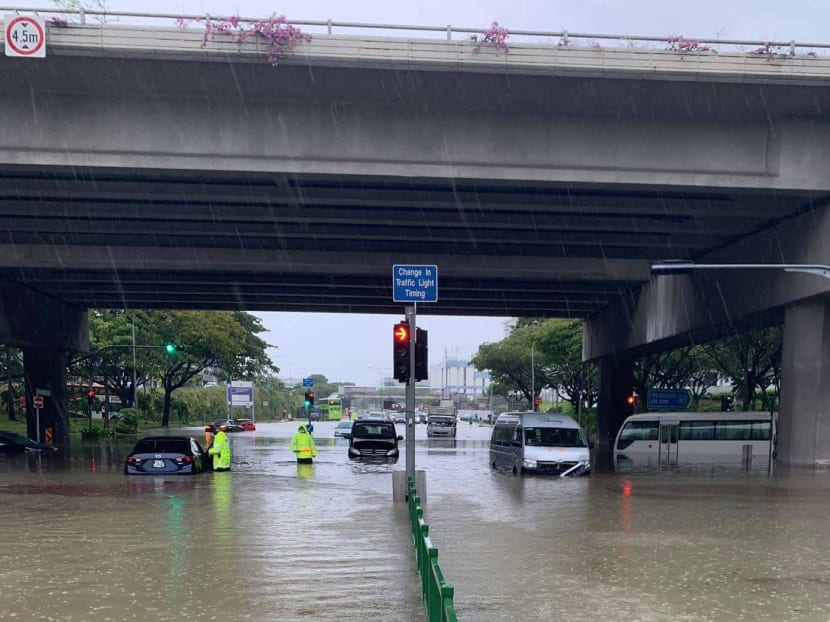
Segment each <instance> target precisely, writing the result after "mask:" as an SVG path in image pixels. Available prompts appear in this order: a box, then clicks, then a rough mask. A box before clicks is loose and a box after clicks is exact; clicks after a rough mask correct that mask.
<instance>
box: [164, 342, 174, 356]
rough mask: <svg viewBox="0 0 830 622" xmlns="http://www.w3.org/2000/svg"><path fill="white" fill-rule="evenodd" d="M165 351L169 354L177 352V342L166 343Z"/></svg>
mask: <svg viewBox="0 0 830 622" xmlns="http://www.w3.org/2000/svg"><path fill="white" fill-rule="evenodd" d="M164 351H165V352H167V354H175V353H176V344H175V343H166V344H164Z"/></svg>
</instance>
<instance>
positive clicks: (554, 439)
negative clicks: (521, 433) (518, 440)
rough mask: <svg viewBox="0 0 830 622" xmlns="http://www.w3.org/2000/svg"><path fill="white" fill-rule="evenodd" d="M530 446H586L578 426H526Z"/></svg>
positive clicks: (526, 437)
mask: <svg viewBox="0 0 830 622" xmlns="http://www.w3.org/2000/svg"><path fill="white" fill-rule="evenodd" d="M525 445H527V446H528V447H531V446H532V447H585V439H584V438H582V432H580V431H579V430H577V429H576V428H525Z"/></svg>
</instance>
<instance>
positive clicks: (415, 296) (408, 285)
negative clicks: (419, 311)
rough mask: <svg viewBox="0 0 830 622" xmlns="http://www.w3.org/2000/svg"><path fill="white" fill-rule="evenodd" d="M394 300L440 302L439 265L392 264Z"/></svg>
mask: <svg viewBox="0 0 830 622" xmlns="http://www.w3.org/2000/svg"><path fill="white" fill-rule="evenodd" d="M392 301H393V302H438V266H404V265H400V264H395V265H394V266H392Z"/></svg>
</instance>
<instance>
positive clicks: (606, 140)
mask: <svg viewBox="0 0 830 622" xmlns="http://www.w3.org/2000/svg"><path fill="white" fill-rule="evenodd" d="M47 30H48V32H47V36H48V43H47V45H48V52H47V57H46V58H45V59H20V58H6V57H3V58H0V84H2V85H3V88H2V89H0V218H2V219H3V224H4V227H3V231H4V235H3V238H2V240H0V266H2V269H3V277H2V284H0V300H2V312H0V339H1V340H2V341H3V342H4V343H10V344H15V345H19V346H22V347H24V348H25V353H26V359H27V368H28V370H29V371H28V373H29V375H30V376H31V377H38V378H40V379H41V380H39V382H41V383H45V384H48V385H50V386H63V383H62V382H61V381H60V378H58V377H57V376H56V374H57V375H60V374H59V373H58V372H56V371H55V369H56V368H57V367H59V366H60V365H58V364H57V361H59V359H60V356H59V352H60V351H62V350H65V349H79V348H80V349H82V348H84V347H85V346H86V341H87V338H86V326H85V315H84V313H83V310H84V309H86V308H89V307H96V306H113V307H124V308H199V309H237V308H242V309H247V310H253V311H328V312H341V313H394V314H399V313H400V305H399V304H394V303H393V302H392V300H391V294H390V282H391V266H392V264H395V263H413V264H423V263H429V264H437V265H438V266H439V271H440V277H441V279H440V288H441V294H440V298H439V302H438V303H437V304H435V305H429V306H427V307H423V308H421V309H419V313H424V314H442V315H496V316H499V315H501V316H540V317H547V316H559V317H579V318H585V319H587V320H588V323H587V328H586V333H585V344H584V357H585V358H586V360H595V359H596V360H600V362H601V365H600V368H601V376H602V385H603V393H602V395H601V399H600V417H599V421H600V433H601V434H603V433H604V432H605V431H612V430H613V429H614V427H615V426H617V425H619V422H620V417H621V416H622V413H623V410H622V409H621V408H620V407H619V405H620V404H623V403H624V402H623V396H625V395H627V394H628V392H629V391H630V386H631V382H630V379H631V361H632V360H633V356H635V355H636V354H637V353H639V352H644V351H648V350H653V351H656V350H661V349H666V348H670V347H673V346H676V345H678V344H681V343H690V342H694V341H699V340H704V339H708V338H712V337H715V336H718V335H722V334H726V333H729V332H734V331H735V330H738V329H740V328H742V327H745V326H752V325H762V324H765V323H771V322H776V321H781V320H782V319H783V320H784V321H785V354H784V359H785V366H784V382H785V385H786V388H785V390H784V391H783V398H782V445H781V451H780V453H781V456H782V458H783V459H785V460H790V461H795V462H799V463H805V464H815V463H819V462H822V461H824V460H830V433H826V432H820V430H819V428H820V425H819V423H820V422H821V420H822V419H823V417H824V416H825V415H824V412H825V411H826V410H827V405H830V395H826V393H827V390H826V389H824V388H823V383H822V378H823V374H824V371H825V366H826V365H828V364H830V358H828V357H830V352H827V351H826V350H827V348H826V347H825V346H823V345H822V344H823V339H817V338H816V336H817V335H822V336H823V335H824V332H825V329H824V323H825V320H824V318H825V317H826V315H827V309H826V303H825V300H826V294H827V291H828V287H829V286H830V281H827V280H824V279H821V278H818V277H815V276H812V275H794V274H784V273H778V272H775V271H772V272H770V273H769V274H768V275H765V277H764V278H762V279H758V278H757V275H755V274H750V275H748V274H745V273H740V272H719V273H717V274H714V273H712V274H704V273H695V274H691V275H682V276H660V277H652V275H651V273H650V266H651V264H652V263H654V262H656V261H659V260H664V259H693V260H697V261H706V262H717V263H811V264H827V263H830V257H828V255H830V252H829V251H830V249H828V246H827V244H826V243H825V240H826V239H827V234H828V233H830V231H828V227H830V223H828V217H827V199H828V196H830V195H829V193H830V177H828V175H827V170H828V161H829V160H830V153H828V148H827V145H828V144H830V141H828V138H830V119H828V114H827V112H826V111H827V110H830V90H828V88H827V86H828V84H830V82H829V81H828V80H830V59H829V58H827V57H825V56H821V55H819V56H813V55H810V54H807V53H800V51H806V50H802V48H800V47H798V46H794V47H793V52H794V53H793V54H789V53H786V52H785V53H784V54H778V55H775V54H752V53H745V52H735V51H732V52H721V53H718V54H715V53H713V52H707V51H697V52H681V51H678V50H666V49H654V47H642V48H640V47H631V48H619V47H617V48H615V47H603V46H601V45H600V46H596V45H576V44H574V45H571V44H569V45H564V46H558V45H556V44H548V43H541V44H540V43H520V44H512V43H511V49H510V52H509V53H504V52H502V51H501V50H498V49H496V48H494V47H490V46H487V45H479V43H478V42H473V41H471V40H469V39H461V40H459V39H452V38H450V39H449V40H446V39H442V38H437V37H436V38H417V37H416V38H400V37H381V36H375V35H373V34H366V33H365V32H362V33H360V34H357V35H342V34H314V35H313V36H312V38H311V40H310V41H307V42H302V43H300V44H299V45H298V47H297V48H296V49H295V50H294V51H293V52H291V53H289V54H286V55H284V56H283V57H282V58H280V59H279V62H278V64H277V66H271V65H269V64H268V63H267V62H265V60H264V59H265V54H266V49H265V46H264V44H263V42H262V41H259V40H257V39H255V38H254V39H249V40H248V41H246V42H244V43H242V44H237V43H236V42H234V41H233V39H232V38H230V37H227V38H223V35H221V34H220V35H218V36H217V37H216V38H215V39H212V40H208V41H207V44H206V45H203V32H201V31H200V30H198V29H192V28H189V29H179V28H175V27H168V26H163V25H158V24H151V25H129V24H95V25H90V24H67V25H65V26H61V27H58V26H50V27H49V28H48V29H47ZM805 354H807V356H805ZM825 361H827V363H825ZM805 413H806V414H805ZM55 416H57V417H58V418H60V413H59V412H57V413H55ZM796 420H798V422H797V423H793V422H794V421H796ZM817 434H818V437H817ZM816 438H818V441H816Z"/></svg>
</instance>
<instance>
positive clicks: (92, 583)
mask: <svg viewBox="0 0 830 622" xmlns="http://www.w3.org/2000/svg"><path fill="white" fill-rule="evenodd" d="M333 427H334V424H333V423H318V424H315V428H316V429H315V433H314V436H315V438H316V439H317V443H318V449H319V451H320V455H319V457H318V459H317V460H316V461H315V464H314V465H313V466H310V467H309V466H305V465H301V466H298V465H297V464H296V463H295V462H294V460H293V456H292V455H291V454H290V452H289V451H288V440H289V438H290V436H291V435H292V434H293V432H294V431H295V429H296V424H264V425H260V426H259V429H258V430H257V432H255V433H239V434H233V435H231V440H232V443H233V451H234V459H233V462H234V464H233V470H232V471H231V472H230V473H204V474H200V475H197V476H193V477H172V476H171V477H159V478H154V477H126V476H124V475H123V474H122V472H121V466H122V464H123V459H124V456H125V455H126V453H127V452H128V451H129V449H130V448H131V446H132V442H131V441H128V442H125V443H112V444H104V445H94V446H93V445H87V446H82V447H81V446H79V447H73V449H72V452H71V456H70V457H69V459H53V458H55V457H49V458H48V459H46V458H44V459H42V460H38V459H36V458H31V457H20V458H13V459H10V458H5V459H2V460H0V519H2V521H3V524H4V525H5V526H6V538H5V546H4V547H3V548H2V550H0V573H2V579H3V590H2V592H0V611H2V612H3V616H2V617H3V619H12V620H15V619H16V620H89V621H98V620H101V621H109V620H113V621H116V620H183V619H191V620H214V619H216V620H222V619H226V620H251V621H265V620H343V619H352V620H384V621H386V620H391V621H396V620H401V621H415V620H417V621H419V622H420V621H422V620H423V619H424V609H423V605H422V604H421V602H420V595H419V589H418V579H417V573H416V570H415V564H414V555H413V553H412V549H411V536H410V533H409V526H408V523H407V518H406V508H405V507H404V505H403V504H400V506H395V505H393V504H392V502H391V497H392V491H391V474H390V473H391V470H392V468H393V466H391V465H363V464H355V463H351V462H350V461H349V460H348V459H347V458H346V441H343V440H338V441H336V442H335V441H334V439H333V438H332V430H333ZM399 429H400V430H401V433H403V432H402V426H399ZM173 432H178V431H175V430H171V433H173ZM189 432H191V433H192V434H193V435H194V436H196V437H201V435H202V432H201V431H200V430H198V429H192V430H190V431H189ZM489 433H490V429H489V428H486V427H478V426H467V425H466V424H461V425H460V426H459V428H458V436H459V438H458V440H457V441H456V442H455V443H453V442H452V441H447V440H444V439H429V440H428V439H426V438H425V430H424V426H418V428H417V436H418V443H417V448H416V450H417V455H416V464H417V465H418V468H423V469H424V470H426V472H427V488H428V504H427V507H426V518H427V521H428V523H429V524H430V533H431V537H432V540H433V543H434V544H435V545H436V546H438V548H439V561H440V563H441V567H442V569H443V571H444V575H445V577H446V578H447V580H448V581H449V582H450V583H451V584H453V585H454V586H455V588H456V591H455V603H456V609H457V611H458V614H459V619H461V620H484V621H487V620H513V619H522V620H525V621H531V620H532V621H535V620H539V621H542V620H545V621H546V620H551V619H564V620H596V619H598V618H599V619H602V618H603V617H604V618H606V619H610V620H827V619H830V543H828V539H827V538H826V534H827V533H828V531H830V474H826V473H819V474H814V473H812V472H800V471H798V472H797V471H789V472H783V471H780V470H779V472H778V473H777V474H776V475H775V476H774V477H773V478H768V477H766V476H757V475H752V476H749V475H744V474H741V473H732V474H725V475H720V476H718V477H711V476H708V475H706V474H677V473H663V474H638V475H626V476H620V475H616V476H594V477H590V478H581V479H564V480H563V479H549V478H536V477H527V478H517V477H513V476H511V475H503V474H496V473H492V472H491V471H490V469H489V466H488V460H487V452H488V440H489ZM403 445H404V444H403V443H401V448H402V449H403ZM93 459H94V465H93ZM404 464H405V457H404V456H403V455H402V456H401V458H400V460H399V462H398V464H397V465H395V466H394V468H401V469H402V468H404Z"/></svg>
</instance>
